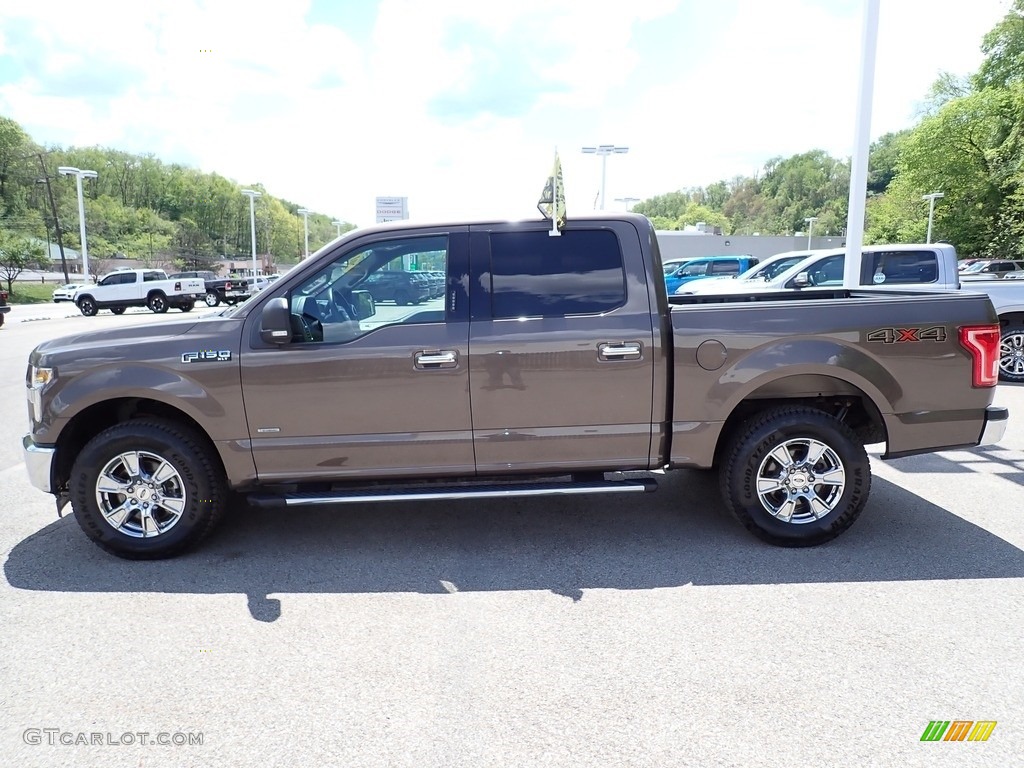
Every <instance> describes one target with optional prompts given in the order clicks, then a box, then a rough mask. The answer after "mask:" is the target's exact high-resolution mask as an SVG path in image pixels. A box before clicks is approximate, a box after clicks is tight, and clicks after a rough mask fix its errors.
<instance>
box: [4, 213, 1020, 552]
mask: <svg viewBox="0 0 1024 768" xmlns="http://www.w3.org/2000/svg"><path fill="white" fill-rule="evenodd" d="M548 226H549V225H548V224H547V222H544V221H528V222H514V223H513V222H504V223H494V222H492V223H473V224H469V223H456V224H446V225H435V226H423V225H418V226H416V225H410V224H390V225H385V226H380V227H376V228H369V229H362V230H355V231H353V232H352V233H350V234H348V235H347V236H346V237H344V238H342V239H340V240H337V241H335V242H333V243H331V244H330V245H328V246H326V247H325V248H324V249H323V250H321V251H320V252H318V253H317V254H315V255H314V256H313V257H312V258H310V259H308V260H306V261H305V262H303V263H302V264H300V265H299V266H298V267H296V268H295V269H293V270H291V271H290V272H289V273H288V274H287V275H285V276H284V277H282V278H281V279H280V280H278V281H277V282H276V283H274V284H273V285H271V286H270V287H269V288H267V289H266V290H264V291H262V292H260V293H258V294H256V295H254V296H252V297H251V298H250V299H249V300H248V301H246V302H245V303H243V304H239V305H237V306H235V307H232V308H230V309H226V310H224V311H222V312H220V313H219V314H209V315H207V316H205V317H200V318H192V317H189V318H187V319H177V318H175V319H174V320H164V321H163V322H160V323H157V324H152V325H148V326H136V327H125V328H117V329H110V330H103V331H95V330H90V331H88V332H83V333H82V334H80V335H77V336H70V337H66V338H62V339H56V340H54V341H48V342H45V343H43V344H41V345H39V346H38V347H37V348H36V349H35V350H34V351H33V352H32V353H31V356H30V359H29V365H28V373H27V386H28V399H29V404H30V406H29V411H30V432H29V434H27V435H26V436H25V439H24V451H25V458H26V465H27V467H28V471H29V475H30V477H31V479H32V481H33V483H34V484H35V485H36V486H37V487H38V488H40V489H42V490H44V491H46V492H49V493H52V494H54V495H55V496H56V498H57V505H58V511H59V510H60V509H62V508H63V506H64V505H65V504H66V503H67V502H68V501H70V502H71V504H72V507H73V509H74V513H75V516H76V518H77V520H78V522H79V524H80V525H81V527H82V529H83V530H84V531H85V533H86V534H87V535H88V536H89V537H90V538H91V539H92V540H93V541H95V542H96V543H97V544H98V545H99V546H101V547H103V548H104V549H106V550H108V551H110V552H113V553H114V554H117V555H120V556H123V557H129V558H155V557H166V556H170V555H173V554H176V553H178V552H181V551H183V550H185V549H186V548H188V547H190V546H192V545H194V544H196V543H197V542H198V541H199V540H200V539H201V538H202V537H203V536H205V535H206V534H207V533H208V532H209V531H210V530H211V529H212V528H213V527H214V526H215V524H216V523H217V522H218V520H219V519H220V518H221V517H222V516H223V514H224V513H225V511H226V510H227V509H228V507H230V506H235V505H241V502H242V501H244V500H245V498H247V499H248V501H249V502H250V503H251V504H259V505H280V506H282V507H290V506H295V505H308V504H341V503H357V504H367V503H370V502H375V501H385V500H423V499H452V498H458V499H465V498H508V497H514V496H518V495H538V494H595V493H596V494H608V493H635V492H644V491H649V490H652V489H653V488H654V487H655V484H656V481H655V479H653V477H652V476H650V475H644V474H643V473H641V474H640V476H639V477H637V476H628V477H624V476H623V475H622V474H621V473H623V472H626V471H630V470H647V471H657V470H665V469H675V468H679V467H696V468H712V467H715V468H717V469H718V470H719V474H720V478H721V489H722V495H723V498H724V502H725V505H726V506H727V507H728V508H729V509H730V510H731V511H732V513H733V514H734V515H735V516H736V518H737V519H738V520H739V522H740V523H742V524H743V525H744V526H745V527H746V528H747V529H749V530H750V531H751V532H752V533H754V534H755V535H757V536H759V537H761V538H762V539H764V540H766V541H768V542H771V543H773V544H780V545H787V546H806V545H813V544H818V543H821V542H824V541H828V540H829V539H832V538H833V537H835V536H837V535H839V534H840V533H841V532H843V531H844V530H846V529H847V528H848V527H849V526H850V525H851V523H853V521H854V520H855V519H856V518H857V516H858V515H859V514H860V513H861V511H862V510H863V508H864V505H865V503H866V501H867V498H868V491H869V488H870V484H871V476H870V464H869V462H868V458H867V455H866V453H865V450H864V445H865V444H868V443H884V444H885V453H884V456H883V458H896V457H900V456H907V455H911V454H916V453H923V452H928V451H936V450H940V449H946V448H954V447H965V446H977V445H984V444H988V443H992V442H995V441H997V440H998V439H999V438H1000V437H1001V436H1002V434H1003V431H1004V429H1005V426H1006V420H1007V418H1008V414H1007V411H1006V409H1004V408H996V407H993V406H992V405H991V402H992V397H993V392H994V389H993V388H994V386H995V384H996V378H997V366H998V345H999V327H998V325H997V322H996V316H995V313H994V311H993V309H992V304H991V302H990V301H989V299H988V298H987V297H986V296H984V295H982V294H976V293H968V292H959V293H955V294H954V293H941V292H939V293H926V294H922V293H921V292H916V291H915V292H910V291H907V292H900V291H882V290H875V289H870V288H869V289H864V290H855V291H847V290H841V289H830V290H809V291H799V292H793V291H788V292H783V293H759V294H757V295H747V296H744V295H732V296H689V297H685V296H684V297H678V298H677V297H673V299H672V301H671V304H670V302H669V298H668V296H667V295H666V291H665V283H664V279H663V277H662V268H661V259H660V255H659V252H658V245H657V241H656V239H655V234H654V230H653V228H652V226H651V224H650V222H649V221H648V220H647V219H645V218H644V217H642V216H638V215H634V214H625V215H616V216H606V217H599V218H598V217H595V218H589V219H577V220H574V221H570V222H569V223H568V224H567V225H566V228H565V229H564V231H563V232H562V233H561V235H560V236H557V237H555V236H551V234H550V233H549V231H548ZM381 270H406V271H416V270H431V271H436V270H443V271H444V273H445V274H446V275H447V281H446V289H445V292H444V294H443V295H442V296H438V297H436V298H433V299H429V300H427V301H425V302H424V303H422V304H421V305H419V306H412V307H409V306H405V305H402V304H400V303H395V304H385V303H380V304H376V303H375V302H374V301H373V299H372V296H371V294H370V292H369V291H366V290H365V289H363V288H361V286H364V285H365V284H366V283H367V280H368V279H370V276H371V275H374V274H376V273H379V272H380V271H381Z"/></svg>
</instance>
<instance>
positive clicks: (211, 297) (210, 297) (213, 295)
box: [203, 291, 220, 307]
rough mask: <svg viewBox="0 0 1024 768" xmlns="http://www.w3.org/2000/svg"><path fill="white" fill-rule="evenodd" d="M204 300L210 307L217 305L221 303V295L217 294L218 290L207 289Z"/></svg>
mask: <svg viewBox="0 0 1024 768" xmlns="http://www.w3.org/2000/svg"><path fill="white" fill-rule="evenodd" d="M203 301H204V302H206V306H208V307H216V306H217V305H219V304H220V296H218V295H217V292H216V291H207V292H206V295H205V296H204V297H203Z"/></svg>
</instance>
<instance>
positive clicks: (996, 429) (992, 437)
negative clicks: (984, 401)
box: [978, 405, 1010, 445]
mask: <svg viewBox="0 0 1024 768" xmlns="http://www.w3.org/2000/svg"><path fill="white" fill-rule="evenodd" d="M1009 421H1010V412H1009V411H1008V410H1007V409H1006V408H1003V407H1001V406H998V405H990V406H988V407H987V408H986V409H985V426H984V427H982V428H981V440H979V441H978V445H995V444H996V443H998V442H999V441H1000V440H1002V439H1003V435H1004V434H1006V425H1007V423H1008V422H1009Z"/></svg>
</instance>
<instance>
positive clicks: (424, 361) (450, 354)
mask: <svg viewBox="0 0 1024 768" xmlns="http://www.w3.org/2000/svg"><path fill="white" fill-rule="evenodd" d="M414 359H415V361H416V367H417V368H424V369H430V368H454V367H455V365H456V364H457V363H458V361H459V355H458V353H457V352H455V351H453V350H450V349H442V350H438V351H433V350H432V351H430V352H417V353H416V355H415V357H414Z"/></svg>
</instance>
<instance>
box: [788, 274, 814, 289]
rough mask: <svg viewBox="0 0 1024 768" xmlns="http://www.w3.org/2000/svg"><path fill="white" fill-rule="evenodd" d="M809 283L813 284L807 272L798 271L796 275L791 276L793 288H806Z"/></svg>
mask: <svg viewBox="0 0 1024 768" xmlns="http://www.w3.org/2000/svg"><path fill="white" fill-rule="evenodd" d="M810 285H813V283H812V281H811V275H810V273H809V272H798V273H797V275H796V277H794V278H793V287H794V288H807V287H808V286H810Z"/></svg>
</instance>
